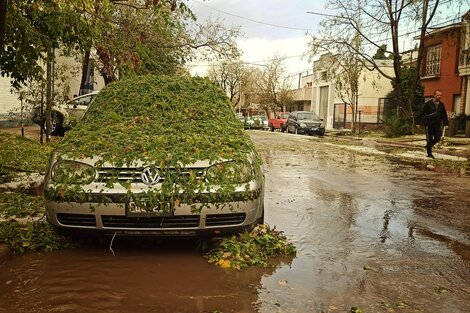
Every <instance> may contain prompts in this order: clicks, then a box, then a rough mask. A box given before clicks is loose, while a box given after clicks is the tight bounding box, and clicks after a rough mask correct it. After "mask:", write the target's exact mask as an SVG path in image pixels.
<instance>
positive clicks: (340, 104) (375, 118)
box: [311, 54, 394, 129]
mask: <svg viewBox="0 0 470 313" xmlns="http://www.w3.org/2000/svg"><path fill="white" fill-rule="evenodd" d="M376 62H377V63H378V65H379V67H380V69H381V70H382V71H384V72H385V73H386V74H387V75H390V76H393V75H394V71H393V61H392V60H376ZM313 73H314V74H313V81H312V106H311V108H312V111H314V112H316V113H317V114H318V115H319V116H320V117H321V118H322V119H323V120H324V121H325V127H326V128H327V129H333V128H336V129H338V128H339V129H342V128H350V127H351V125H350V123H351V121H352V114H351V106H350V105H349V104H346V103H345V102H346V101H345V100H343V99H341V94H340V91H339V90H337V88H336V87H337V86H336V83H335V77H336V75H341V70H340V69H339V68H338V67H337V66H335V65H334V58H333V56H331V55H329V54H325V55H322V56H321V57H320V59H319V60H318V61H315V62H314V65H313ZM390 91H392V84H391V82H390V80H389V79H386V78H385V77H383V76H382V75H381V74H380V73H379V72H378V71H369V70H367V69H365V68H364V69H363V70H362V73H361V75H360V78H359V93H358V113H359V114H358V115H359V116H358V119H357V121H358V122H360V123H364V124H365V123H367V124H379V123H380V118H381V113H382V112H383V106H384V103H385V97H386V95H387V94H388V93H389V92H390Z"/></svg>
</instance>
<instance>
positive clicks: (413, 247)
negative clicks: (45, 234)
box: [0, 131, 470, 313]
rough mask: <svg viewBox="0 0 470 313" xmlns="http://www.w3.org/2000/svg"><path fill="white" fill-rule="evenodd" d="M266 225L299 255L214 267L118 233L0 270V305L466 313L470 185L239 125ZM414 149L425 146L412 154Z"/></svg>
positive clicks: (193, 255) (19, 259) (461, 176)
mask: <svg viewBox="0 0 470 313" xmlns="http://www.w3.org/2000/svg"><path fill="white" fill-rule="evenodd" d="M250 135H251V137H252V139H253V140H254V142H255V144H256V146H257V148H258V150H259V152H260V154H261V155H262V157H263V159H264V161H265V165H264V169H265V175H266V193H265V207H266V213H265V215H266V222H267V223H268V224H269V225H271V226H272V227H274V226H275V227H276V229H278V230H282V231H284V232H285V234H286V236H287V237H288V238H289V239H290V240H291V241H292V242H293V243H294V244H295V246H296V248H297V254H296V255H295V256H293V257H291V258H282V259H275V260H273V267H272V268H268V269H261V268H251V269H248V270H243V271H236V270H224V269H221V268H217V267H215V266H213V265H211V264H208V263H207V260H206V259H205V258H204V257H203V253H202V252H201V250H198V249H196V248H195V246H196V245H197V243H198V242H196V241H163V242H162V241H154V240H151V241H144V242H141V241H140V240H138V239H130V240H128V239H123V238H119V237H117V238H115V240H114V242H113V246H112V247H113V250H114V253H115V255H113V253H112V252H111V251H110V250H109V249H108V248H109V243H100V244H96V245H92V246H86V247H83V248H79V249H75V250H68V251H59V252H52V253H41V254H37V253H34V254H28V255H24V256H15V257H13V258H10V259H8V260H7V261H6V262H4V263H3V264H1V265H0V312H2V313H3V312H136V313H139V312H351V308H353V307H356V308H359V309H361V310H362V311H363V312H446V313H450V312H470V179H469V176H467V174H466V173H465V171H463V172H459V171H456V172H455V173H454V172H448V171H439V170H436V171H429V170H427V169H426V163H425V162H426V161H423V160H420V161H418V162H421V164H418V166H417V165H416V163H414V164H413V165H412V164H409V163H404V162H401V161H400V160H396V159H392V158H388V157H387V156H382V155H374V156H373V155H365V154H360V153H358V152H352V151H350V150H344V149H341V148H339V147H336V146H332V145H328V144H325V142H324V141H325V140H324V139H322V138H315V137H308V136H298V135H290V134H282V133H277V132H276V133H271V132H261V131H252V132H250ZM423 153H424V151H423Z"/></svg>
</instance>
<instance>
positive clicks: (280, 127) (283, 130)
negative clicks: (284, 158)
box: [279, 124, 286, 133]
mask: <svg viewBox="0 0 470 313" xmlns="http://www.w3.org/2000/svg"><path fill="white" fill-rule="evenodd" d="M279 129H280V130H281V133H283V132H285V131H286V130H285V129H284V124H281V125H280V126H279Z"/></svg>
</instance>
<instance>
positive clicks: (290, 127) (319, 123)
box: [239, 111, 325, 136]
mask: <svg viewBox="0 0 470 313" xmlns="http://www.w3.org/2000/svg"><path fill="white" fill-rule="evenodd" d="M239 118H240V119H241V120H242V121H243V122H244V125H245V129H261V128H262V129H269V130H271V131H274V130H276V129H279V130H280V131H281V132H287V133H291V134H305V135H318V136H323V135H324V134H325V126H324V125H323V119H321V118H320V117H319V116H318V115H317V114H316V113H315V112H310V111H294V112H280V113H277V114H276V116H275V118H271V119H266V117H265V116H251V117H244V116H240V117H239Z"/></svg>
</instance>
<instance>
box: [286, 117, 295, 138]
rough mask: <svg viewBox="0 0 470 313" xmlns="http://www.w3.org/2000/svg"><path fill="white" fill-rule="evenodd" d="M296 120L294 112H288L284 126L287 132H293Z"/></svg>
mask: <svg viewBox="0 0 470 313" xmlns="http://www.w3.org/2000/svg"><path fill="white" fill-rule="evenodd" d="M296 120H297V117H296V112H292V113H291V114H289V117H288V118H287V127H286V130H287V132H288V133H290V132H294V130H295V125H296Z"/></svg>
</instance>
